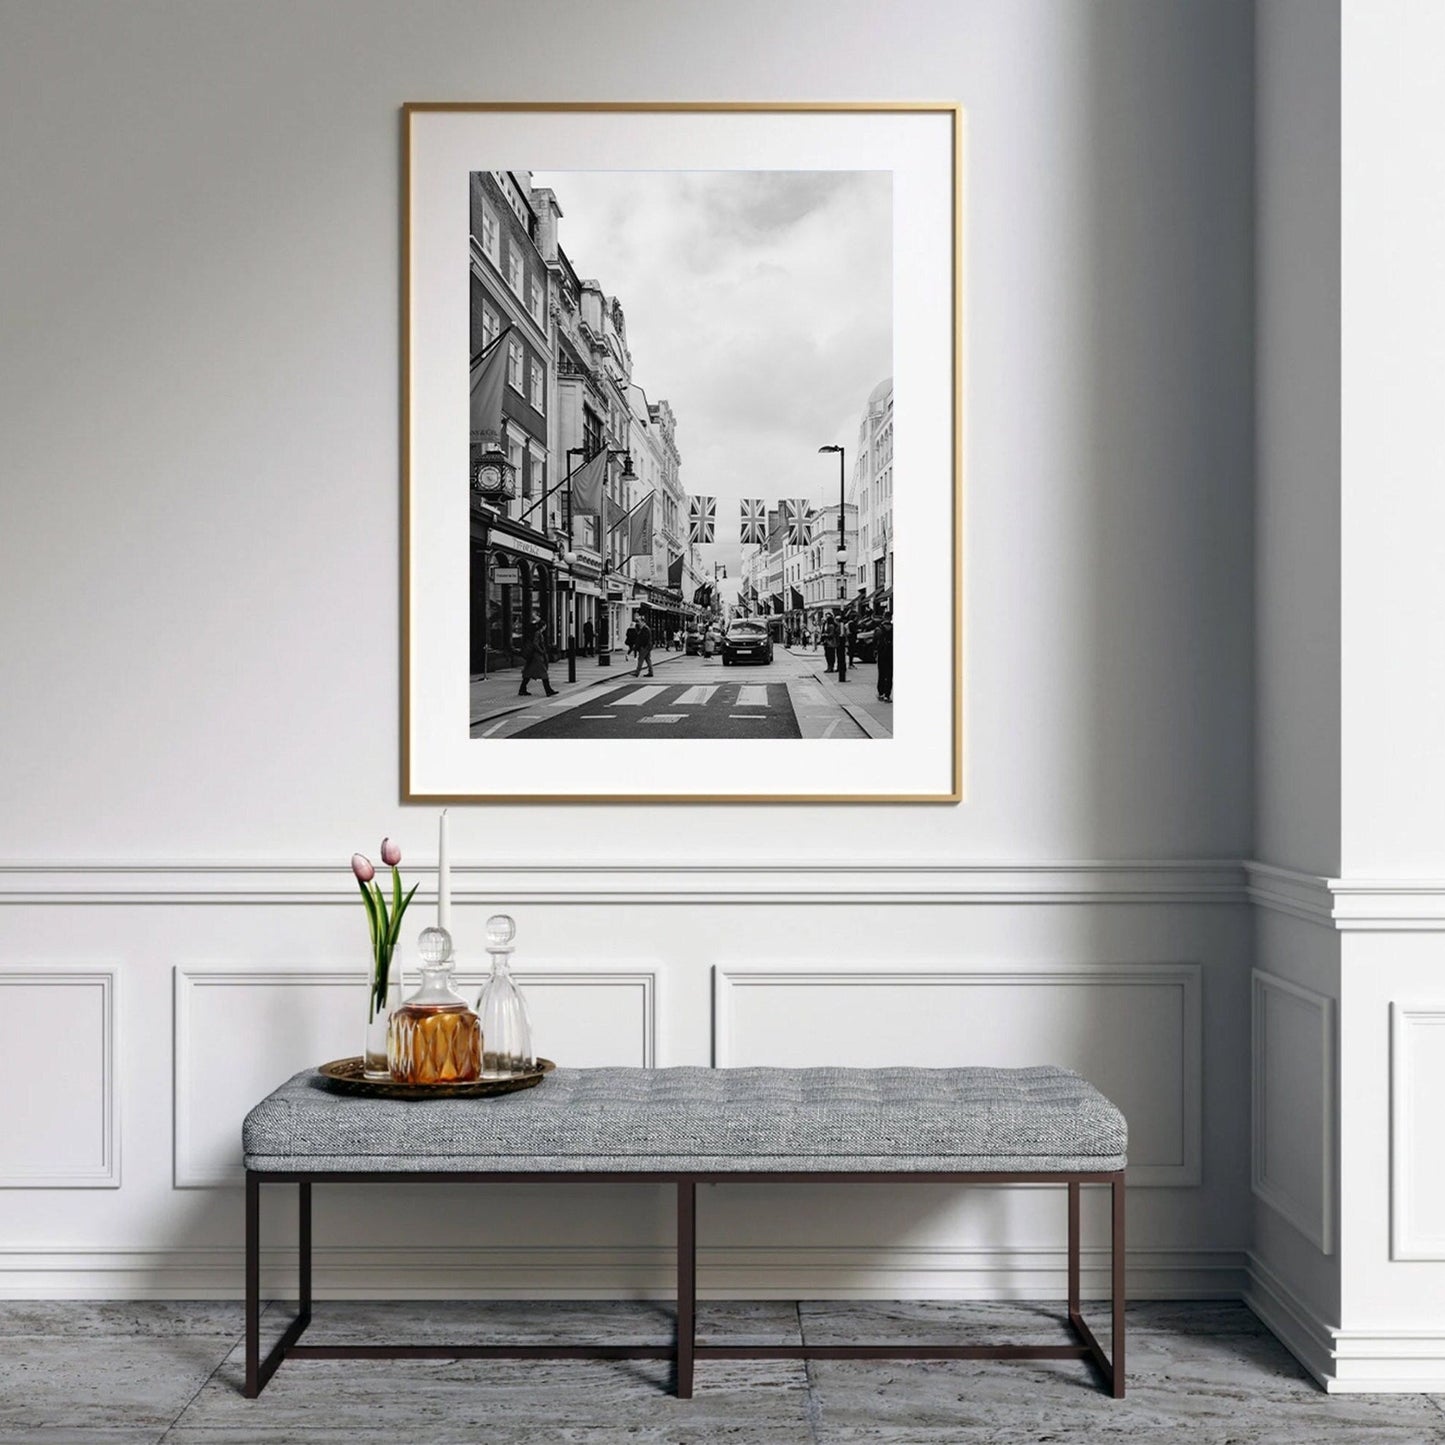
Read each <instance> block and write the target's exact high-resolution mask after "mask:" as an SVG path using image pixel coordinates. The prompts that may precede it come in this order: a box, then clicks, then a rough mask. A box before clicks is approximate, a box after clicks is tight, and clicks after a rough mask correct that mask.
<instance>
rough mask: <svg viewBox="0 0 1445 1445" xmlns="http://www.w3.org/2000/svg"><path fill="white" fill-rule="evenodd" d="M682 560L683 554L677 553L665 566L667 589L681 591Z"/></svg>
mask: <svg viewBox="0 0 1445 1445" xmlns="http://www.w3.org/2000/svg"><path fill="white" fill-rule="evenodd" d="M683 560H684V554H683V553H681V552H679V553H678V554H677V556H676V557H674V558H672V560H671V561H670V562H669V563H668V564H667V585H668V586H669V587H676V588H678V589H679V590H681V588H682V564H683Z"/></svg>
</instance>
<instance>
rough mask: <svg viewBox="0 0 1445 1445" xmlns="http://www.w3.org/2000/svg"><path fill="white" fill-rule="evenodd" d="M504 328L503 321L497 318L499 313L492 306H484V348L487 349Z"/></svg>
mask: <svg viewBox="0 0 1445 1445" xmlns="http://www.w3.org/2000/svg"><path fill="white" fill-rule="evenodd" d="M501 329H502V323H501V322H500V321H498V320H497V313H496V312H495V311H493V310H492V308H491V307H490V306H483V307H482V350H483V351H485V350H486V349H487V347H489V346H490V345H491V344H492V342H494V341H495V340H496V339H497V333H498V332H499V331H500V330H501Z"/></svg>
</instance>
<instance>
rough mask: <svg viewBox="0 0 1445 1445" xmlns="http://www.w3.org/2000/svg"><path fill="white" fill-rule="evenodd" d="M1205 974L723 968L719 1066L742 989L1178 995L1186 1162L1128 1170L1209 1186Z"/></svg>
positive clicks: (718, 989)
mask: <svg viewBox="0 0 1445 1445" xmlns="http://www.w3.org/2000/svg"><path fill="white" fill-rule="evenodd" d="M1202 972H1203V971H1202V969H1201V967H1200V965H1199V964H1197V963H1060V964H1014V963H1006V964H953V963H941V964H918V963H910V964H906V965H904V966H903V967H901V968H880V967H849V966H847V965H834V964H827V963H806V964H786V963H748V964H718V965H716V966H715V967H714V969H713V1064H714V1066H715V1067H717V1068H728V1067H730V1065H731V1063H732V1060H733V1057H734V1046H733V1045H734V1036H735V1027H734V1023H733V1013H732V1004H733V1000H734V999H735V998H736V990H738V989H739V988H776V987H786V986H793V987H797V986H800V985H801V986H802V987H805V988H820V989H825V988H840V987H842V988H897V987H899V986H905V987H906V986H908V985H910V984H911V985H914V986H920V985H921V986H925V987H961V988H989V987H997V986H999V985H1005V986H1009V987H1016V986H1018V985H1023V986H1025V987H1037V988H1061V987H1072V988H1079V987H1085V988H1098V987H1104V986H1109V985H1113V986H1118V985H1123V986H1126V987H1145V988H1161V987H1164V988H1170V987H1173V988H1178V989H1179V990H1180V994H1181V998H1180V1019H1181V1025H1180V1039H1179V1068H1180V1097H1181V1112H1182V1119H1181V1141H1182V1149H1183V1155H1182V1158H1181V1159H1180V1161H1179V1163H1178V1164H1172V1163H1170V1164H1132V1163H1131V1164H1130V1166H1129V1183H1130V1184H1131V1185H1132V1186H1136V1187H1138V1186H1144V1187H1149V1186H1160V1187H1167V1188H1188V1187H1192V1186H1195V1185H1198V1184H1200V1183H1202V1182H1203V1173H1204V1165H1203V1120H1204V1077H1203V1008H1202V1000H1201V979H1202Z"/></svg>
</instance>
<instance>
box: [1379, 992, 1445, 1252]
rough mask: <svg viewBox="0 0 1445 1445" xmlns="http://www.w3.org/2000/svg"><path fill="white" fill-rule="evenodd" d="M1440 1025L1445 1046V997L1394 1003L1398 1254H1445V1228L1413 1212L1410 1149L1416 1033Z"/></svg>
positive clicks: (1394, 1226)
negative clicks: (1423, 1229) (1426, 1223)
mask: <svg viewBox="0 0 1445 1445" xmlns="http://www.w3.org/2000/svg"><path fill="white" fill-rule="evenodd" d="M1424 1029H1439V1030H1440V1031H1441V1035H1440V1038H1439V1046H1440V1047H1445V1002H1437V1003H1425V1002H1421V1003H1400V1002H1399V1001H1398V1000H1397V1001H1395V1002H1393V1003H1391V1005H1390V1258H1391V1259H1394V1260H1417V1261H1418V1260H1434V1261H1441V1260H1445V1234H1435V1235H1421V1234H1419V1233H1417V1231H1416V1228H1415V1224H1414V1221H1413V1219H1412V1218H1411V1214H1410V1194H1411V1184H1412V1180H1411V1170H1412V1168H1413V1165H1414V1162H1415V1159H1414V1154H1413V1152H1412V1151H1411V1149H1410V1131H1411V1124H1412V1122H1413V1120H1412V1116H1411V1109H1410V1105H1409V1099H1410V1092H1411V1090H1410V1084H1411V1079H1410V1070H1411V1062H1412V1054H1413V1049H1412V1044H1411V1039H1412V1037H1414V1038H1418V1036H1419V1033H1420V1031H1421V1030H1424Z"/></svg>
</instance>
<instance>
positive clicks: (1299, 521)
mask: <svg viewBox="0 0 1445 1445" xmlns="http://www.w3.org/2000/svg"><path fill="white" fill-rule="evenodd" d="M1257 59H1258V75H1259V96H1258V102H1257V109H1258V117H1259V119H1258V134H1259V152H1258V153H1259V169H1258V192H1259V201H1258V207H1257V211H1258V236H1259V255H1260V264H1259V286H1260V298H1261V301H1260V335H1259V376H1260V389H1259V396H1260V406H1259V418H1258V436H1259V459H1260V461H1259V474H1258V492H1259V496H1258V506H1259V517H1260V523H1259V538H1258V542H1257V549H1258V551H1257V556H1258V564H1259V577H1260V579H1261V580H1260V586H1259V593H1258V603H1259V636H1258V642H1257V656H1258V659H1259V688H1258V695H1259V739H1260V741H1259V748H1258V764H1259V784H1258V787H1259V810H1258V816H1259V840H1260V844H1259V846H1260V851H1261V854H1262V856H1263V857H1264V859H1265V861H1266V863H1267V864H1268V865H1272V866H1263V867H1261V866H1254V867H1252V868H1251V891H1252V894H1253V896H1254V897H1255V898H1256V900H1257V901H1259V902H1261V903H1262V904H1264V905H1265V907H1266V910H1267V911H1266V912H1265V913H1263V914H1262V915H1261V917H1260V919H1259V921H1258V933H1257V949H1256V951H1257V956H1258V963H1259V967H1260V969H1261V970H1263V974H1262V978H1263V980H1264V982H1263V984H1262V985H1257V992H1256V996H1255V1005H1254V1016H1253V1017H1254V1031H1255V1037H1256V1041H1257V1042H1256V1055H1255V1068H1254V1080H1253V1085H1254V1094H1255V1136H1254V1154H1255V1184H1256V1193H1257V1195H1258V1204H1257V1207H1256V1218H1255V1232H1254V1249H1253V1254H1252V1258H1251V1281H1250V1287H1249V1290H1250V1298H1251V1300H1252V1302H1254V1304H1255V1306H1256V1308H1257V1309H1259V1311H1260V1313H1261V1314H1263V1315H1264V1317H1265V1318H1266V1319H1267V1320H1269V1322H1270V1323H1271V1324H1272V1325H1273V1326H1274V1327H1275V1328H1276V1329H1277V1330H1278V1331H1279V1332H1280V1333H1281V1335H1282V1336H1283V1337H1284V1338H1285V1339H1286V1340H1287V1341H1288V1342H1289V1343H1290V1344H1291V1346H1292V1348H1294V1349H1295V1351H1296V1353H1297V1354H1298V1355H1299V1356H1300V1358H1301V1359H1302V1360H1303V1361H1304V1362H1305V1363H1306V1364H1307V1365H1308V1366H1309V1368H1310V1369H1311V1370H1312V1371H1313V1372H1314V1373H1315V1374H1316V1375H1317V1376H1318V1377H1319V1378H1320V1379H1321V1380H1322V1381H1323V1382H1324V1383H1325V1384H1326V1385H1327V1386H1328V1387H1329V1388H1330V1389H1335V1390H1371V1391H1376V1390H1425V1389H1428V1390H1433V1391H1439V1390H1441V1389H1442V1388H1445V1308H1442V1301H1445V1210H1442V1208H1441V1203H1440V1201H1441V1199H1442V1197H1445V1172H1442V1170H1441V1166H1440V1150H1439V1128H1438V1110H1439V1097H1440V1087H1441V1082H1442V1079H1445V1027H1442V1025H1445V986H1442V983H1441V981H1440V954H1441V946H1440V945H1441V933H1442V930H1445V883H1442V882H1441V881H1440V880H1441V878H1442V876H1445V868H1442V863H1445V842H1442V838H1441V830H1440V824H1439V819H1440V816H1441V811H1442V803H1445V782H1442V770H1441V768H1440V760H1439V745H1440V738H1441V736H1442V735H1445V728H1442V724H1445V659H1442V654H1441V649H1440V620H1439V619H1440V617H1441V615H1442V612H1445V567H1442V562H1445V544H1442V541H1441V538H1442V536H1445V487H1442V481H1445V476H1442V468H1441V465H1440V456H1441V450H1440V445H1439V438H1438V425H1437V423H1436V417H1437V414H1438V411H1439V397H1440V395H1441V393H1442V386H1445V346H1442V345H1441V336H1442V335H1445V282H1442V280H1441V273H1440V266H1439V257H1440V254H1441V251H1442V246H1445V159H1442V157H1441V155H1440V150H1439V146H1438V143H1437V141H1436V131H1437V130H1438V124H1436V117H1437V112H1438V110H1439V98H1440V96H1441V94H1442V93H1445V12H1442V10H1441V9H1440V7H1439V6H1435V5H1428V4H1419V3H1412V0H1345V3H1344V4H1343V5H1342V6H1341V7H1340V8H1339V11H1338V12H1337V11H1336V7H1334V6H1333V5H1306V4H1302V3H1285V0H1269V3H1267V4H1265V5H1263V6H1261V7H1260V10H1259V27H1258V45H1257ZM1332 150H1337V152H1338V159H1335V158H1334V156H1333V155H1332ZM1334 175H1338V189H1337V191H1335V193H1334V194H1331V191H1330V188H1329V182H1330V180H1331V178H1332V176H1334ZM1332 271H1333V272H1334V273H1335V276H1334V277H1332V276H1331V274H1330V272H1332ZM1335 277H1337V280H1336V279H1335ZM1336 318H1338V319H1336ZM1336 328H1337V329H1336ZM1337 359H1338V360H1337ZM1332 753H1333V757H1332V756H1331V754H1332ZM1270 1118H1274V1119H1275V1120H1276V1122H1278V1121H1280V1120H1291V1121H1293V1122H1294V1123H1295V1124H1296V1125H1297V1129H1298V1132H1297V1134H1296V1135H1295V1136H1294V1137H1290V1136H1288V1135H1285V1134H1283V1133H1282V1132H1281V1131H1280V1130H1279V1129H1276V1130H1275V1131H1274V1133H1273V1135H1271V1130H1270V1128H1269V1120H1270ZM1306 1140H1307V1141H1309V1147H1308V1148H1302V1147H1301V1143H1302V1141H1306ZM1322 1165H1323V1166H1324V1167H1323V1168H1322V1167H1321V1166H1322ZM1272 1184H1273V1186H1274V1187H1271V1185H1272ZM1331 1214H1333V1216H1334V1219H1335V1220H1336V1225H1335V1227H1334V1228H1333V1229H1332V1230H1331V1231H1329V1233H1328V1235H1327V1237H1325V1238H1324V1239H1323V1240H1321V1238H1320V1237H1319V1236H1318V1233H1317V1232H1316V1231H1315V1230H1314V1228H1313V1226H1314V1225H1315V1224H1316V1223H1317V1221H1318V1220H1319V1219H1320V1218H1321V1217H1322V1216H1324V1217H1328V1216H1329V1215H1331Z"/></svg>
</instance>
